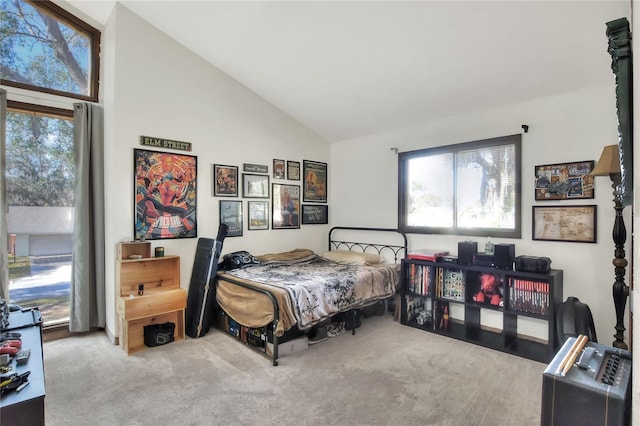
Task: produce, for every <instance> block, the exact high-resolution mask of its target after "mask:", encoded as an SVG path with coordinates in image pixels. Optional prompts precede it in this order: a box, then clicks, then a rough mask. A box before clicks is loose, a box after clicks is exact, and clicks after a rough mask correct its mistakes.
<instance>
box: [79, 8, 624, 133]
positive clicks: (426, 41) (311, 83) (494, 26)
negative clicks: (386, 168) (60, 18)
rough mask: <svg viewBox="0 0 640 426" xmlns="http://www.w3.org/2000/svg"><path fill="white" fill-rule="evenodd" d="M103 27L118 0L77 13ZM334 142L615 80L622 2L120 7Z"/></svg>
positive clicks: (622, 9)
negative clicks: (611, 26) (613, 35)
mask: <svg viewBox="0 0 640 426" xmlns="http://www.w3.org/2000/svg"><path fill="white" fill-rule="evenodd" d="M68 3H70V4H71V5H72V6H74V7H75V8H77V9H79V10H80V11H82V12H83V13H85V14H87V15H88V16H90V17H91V18H92V19H94V20H96V21H97V22H99V23H101V24H104V23H105V22H106V20H107V18H108V16H109V14H110V12H111V10H112V8H113V6H114V4H115V2H114V1H102V0H94V1H89V0H77V1H68ZM120 3H121V4H122V5H124V6H126V7H127V8H129V9H130V10H131V11H133V12H134V13H136V14H137V15H139V16H140V17H142V18H143V19H145V20H146V21H148V22H149V23H151V24H152V25H154V26H155V27H157V28H158V29H160V30H161V31H163V32H164V33H166V34H167V35H169V36H170V37H172V38H173V39H175V40H177V41H178V42H180V43H181V44H183V45H184V46H186V47H187V48H189V49H190V50H192V51H193V52H195V53H196V54H198V55H199V56H201V57H202V58H204V59H205V60H207V61H208V62H210V63H211V64H213V65H215V66H216V67H218V68H220V69H221V70H223V71H225V72H226V73H228V74H229V75H230V76H232V77H233V78H235V79H236V80H238V81H239V82H241V83H242V84H244V85H245V86H246V87H248V88H249V89H251V90H253V91H254V92H255V93H257V94H259V95H260V96H262V97H263V98H265V99H266V100H267V101H269V102H271V103H272V104H274V105H276V106H277V107H278V108H280V109H281V110H283V111H284V112H285V113H287V114H289V115H290V116H292V117H294V118H295V119H297V120H298V121H300V122H302V123H303V124H304V125H306V126H307V127H308V128H310V129H311V130H313V131H315V132H316V133H318V134H319V135H321V136H322V137H324V138H325V139H327V140H328V141H330V142H336V141H340V140H344V139H349V138H354V137H358V136H363V135H367V134H373V133H378V132H382V131H385V130H390V129H393V128H397V127H402V126H406V125H411V124H415V123H419V122H425V121H430V120H434V119H439V118H442V117H446V116H451V115H457V114H464V113H468V112H472V111H477V110H482V109H487V108H492V107H496V106H501V105H508V104H513V103H517V102H522V101H525V100H529V99H532V98H536V97H543V96H547V95H553V94H557V93H558V92H563V91H573V90H577V89H580V88H584V87H587V86H591V85H596V84H606V83H611V82H612V81H613V78H614V77H613V73H612V72H611V68H610V64H611V57H610V56H609V54H608V53H607V37H606V34H605V31H606V25H605V24H606V22H608V21H611V20H613V19H617V18H621V17H625V16H627V17H628V16H629V15H630V5H631V1H630V0H625V1H616V0H605V1H590V0H589V1H577V0H573V1H541V0H538V1H481V0H475V1H419V2H404V1H371V2H365V1H284V2H276V1H202V0H201V1H140V0H137V1H136V0H133V1H132V0H125V1H121V2H120Z"/></svg>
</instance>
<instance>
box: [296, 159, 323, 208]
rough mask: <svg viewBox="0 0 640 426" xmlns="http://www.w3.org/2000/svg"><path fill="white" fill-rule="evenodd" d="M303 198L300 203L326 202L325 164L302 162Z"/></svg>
mask: <svg viewBox="0 0 640 426" xmlns="http://www.w3.org/2000/svg"><path fill="white" fill-rule="evenodd" d="M303 172H304V182H303V185H304V190H303V193H304V196H303V197H302V201H305V202H307V201H310V202H312V203H326V202H327V163H319V162H317V161H309V160H303Z"/></svg>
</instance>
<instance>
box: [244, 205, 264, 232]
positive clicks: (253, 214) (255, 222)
mask: <svg viewBox="0 0 640 426" xmlns="http://www.w3.org/2000/svg"><path fill="white" fill-rule="evenodd" d="M247 204H248V209H249V231H254V230H262V229H269V202H268V201H248V202H247Z"/></svg>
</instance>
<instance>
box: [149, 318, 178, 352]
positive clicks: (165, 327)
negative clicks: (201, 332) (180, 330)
mask: <svg viewBox="0 0 640 426" xmlns="http://www.w3.org/2000/svg"><path fill="white" fill-rule="evenodd" d="M175 329H176V325H175V324H174V323H172V322H165V323H164V324H150V325H145V326H144V344H145V345H146V346H149V347H153V346H160V345H166V344H167V343H170V342H173V332H174V331H175Z"/></svg>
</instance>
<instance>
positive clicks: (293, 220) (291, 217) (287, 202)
mask: <svg viewBox="0 0 640 426" xmlns="http://www.w3.org/2000/svg"><path fill="white" fill-rule="evenodd" d="M272 185H273V188H272V191H271V194H273V199H272V201H271V205H272V208H273V212H272V215H271V220H272V223H271V229H299V228H300V185H283V184H280V183H274V184H272Z"/></svg>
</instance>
